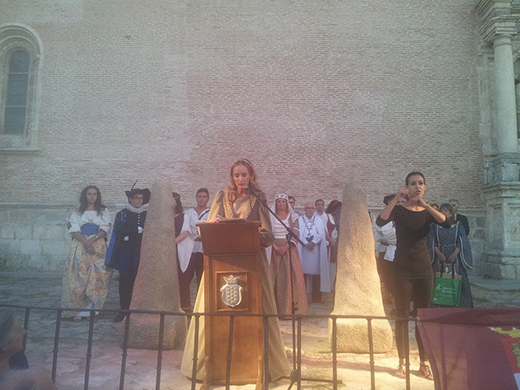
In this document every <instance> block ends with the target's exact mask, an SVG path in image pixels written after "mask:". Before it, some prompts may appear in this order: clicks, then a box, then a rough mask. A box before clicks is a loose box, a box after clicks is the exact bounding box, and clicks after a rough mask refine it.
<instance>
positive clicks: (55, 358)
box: [24, 309, 63, 383]
mask: <svg viewBox="0 0 520 390" xmlns="http://www.w3.org/2000/svg"><path fill="white" fill-rule="evenodd" d="M62 312H63V310H61V309H58V314H57V315H56V330H55V331H54V349H53V350H52V371H51V378H52V381H53V382H54V383H56V370H57V368H58V346H59V342H60V328H61V313H62ZM24 345H25V344H24Z"/></svg>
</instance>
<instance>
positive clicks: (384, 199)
mask: <svg viewBox="0 0 520 390" xmlns="http://www.w3.org/2000/svg"><path fill="white" fill-rule="evenodd" d="M395 197H396V194H391V195H387V196H385V197H384V198H383V203H384V204H386V205H387V206H388V203H390V201H391V200H392V199H394V198H395Z"/></svg>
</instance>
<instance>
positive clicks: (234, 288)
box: [220, 275, 244, 307]
mask: <svg viewBox="0 0 520 390" xmlns="http://www.w3.org/2000/svg"><path fill="white" fill-rule="evenodd" d="M223 278H224V281H225V282H226V284H225V285H223V286H222V287H221V288H220V292H221V293H222V302H224V304H225V305H227V306H229V307H236V306H238V305H240V302H242V291H243V290H244V289H243V288H242V286H240V285H239V284H238V279H239V277H238V276H233V275H229V276H224V277H223Z"/></svg>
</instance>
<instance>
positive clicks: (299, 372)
mask: <svg viewBox="0 0 520 390" xmlns="http://www.w3.org/2000/svg"><path fill="white" fill-rule="evenodd" d="M297 355H298V359H297V365H298V382H297V383H296V389H297V390H301V388H302V318H301V317H298V352H297Z"/></svg>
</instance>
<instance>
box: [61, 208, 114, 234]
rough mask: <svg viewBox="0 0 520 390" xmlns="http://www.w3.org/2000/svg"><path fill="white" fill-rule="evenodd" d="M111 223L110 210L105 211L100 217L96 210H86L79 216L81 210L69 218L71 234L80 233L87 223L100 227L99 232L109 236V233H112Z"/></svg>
mask: <svg viewBox="0 0 520 390" xmlns="http://www.w3.org/2000/svg"><path fill="white" fill-rule="evenodd" d="M110 221H111V219H110V213H109V212H108V209H105V210H104V211H102V212H101V213H100V214H99V215H98V212H97V211H96V210H86V211H84V212H83V214H81V215H80V214H79V210H75V211H74V212H73V213H72V215H71V216H70V218H69V222H70V229H69V234H72V233H80V232H81V227H82V226H83V225H85V224H86V223H93V224H94V225H97V226H99V230H103V231H105V232H106V234H107V236H108V232H109V231H110Z"/></svg>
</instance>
